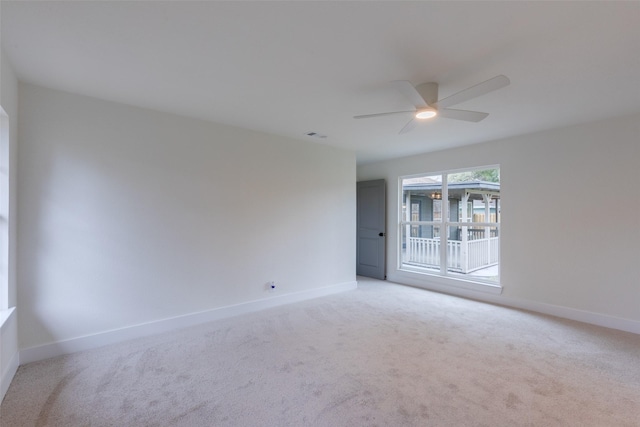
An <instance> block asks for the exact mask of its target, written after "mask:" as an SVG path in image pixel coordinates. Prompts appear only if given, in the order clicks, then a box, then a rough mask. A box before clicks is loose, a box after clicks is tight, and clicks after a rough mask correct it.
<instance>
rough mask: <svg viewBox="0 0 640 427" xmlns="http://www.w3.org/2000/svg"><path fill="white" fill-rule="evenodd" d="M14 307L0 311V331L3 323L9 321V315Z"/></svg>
mask: <svg viewBox="0 0 640 427" xmlns="http://www.w3.org/2000/svg"><path fill="white" fill-rule="evenodd" d="M15 309H16V308H15V307H11V308H7V309H5V310H0V329H2V326H4V323H5V322H6V321H7V320H9V318H10V317H11V314H12V313H13V312H14V311H15Z"/></svg>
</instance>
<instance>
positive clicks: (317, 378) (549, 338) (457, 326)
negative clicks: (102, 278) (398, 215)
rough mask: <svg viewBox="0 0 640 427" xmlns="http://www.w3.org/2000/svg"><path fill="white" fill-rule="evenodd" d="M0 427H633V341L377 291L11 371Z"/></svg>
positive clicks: (638, 391)
mask: <svg viewBox="0 0 640 427" xmlns="http://www.w3.org/2000/svg"><path fill="white" fill-rule="evenodd" d="M0 410H1V412H0V417H1V425H2V427H9V426H66V427H69V426H640V336H638V335H634V334H630V333H624V332H618V331H614V330H609V329H604V328H599V327H594V326H588V325H584V324H580V323H577V322H571V321H565V320H560V319H556V318H551V317H546V316H540V315H535V314H531V313H526V312H522V311H517V310H511V309H507V308H503V307H496V306H492V305H487V304H482V303H478V302H474V301H468V300H464V299H460V298H455V297H451V296H446V295H441V294H437V293H431V292H427V291H423V290H418V289H413V288H409V287H404V286H398V285H392V284H386V283H383V282H378V281H369V280H364V281H360V287H359V289H358V290H355V291H351V292H346V293H342V294H339V295H334V296H330V297H325V298H320V299H316V300H313V301H307V302H303V303H298V304H295V305H289V306H284V307H279V308H276V309H271V310H267V311H263V312H260V313H255V314H251V315H246V316H242V317H236V318H230V319H225V320H222V321H217V322H215V323H210V324H207V325H203V326H199V327H195V328H190V329H186V330H183V331H179V332H174V333H169V334H164V335H160V336H155V337H150V338H146V339H142V340H137V341H133V342H127V343H122V344H117V345H111V346H107V347H103V348H100V349H96V350H91V351H85V352H81V353H76V354H72V355H68V356H63V357H58V358H54V359H50V360H46V361H42V362H37V363H32V364H29V365H26V366H22V367H20V369H19V370H18V373H17V375H16V377H15V379H14V381H13V383H12V384H11V386H10V388H9V391H8V393H7V395H6V397H5V399H4V401H3V403H2V406H1V407H0Z"/></svg>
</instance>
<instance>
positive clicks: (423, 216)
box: [401, 175, 442, 221]
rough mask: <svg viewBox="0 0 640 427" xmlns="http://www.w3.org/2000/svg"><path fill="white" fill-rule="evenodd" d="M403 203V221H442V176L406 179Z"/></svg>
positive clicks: (403, 185) (403, 186)
mask: <svg viewBox="0 0 640 427" xmlns="http://www.w3.org/2000/svg"><path fill="white" fill-rule="evenodd" d="M402 203H403V206H402V218H401V221H442V175H430V176H421V177H417V178H404V179H403V180H402ZM407 206H409V207H410V208H409V209H408V210H407Z"/></svg>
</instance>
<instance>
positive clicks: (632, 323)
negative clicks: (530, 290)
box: [389, 275, 640, 334]
mask: <svg viewBox="0 0 640 427" xmlns="http://www.w3.org/2000/svg"><path fill="white" fill-rule="evenodd" d="M389 280H390V281H392V282H394V283H398V284H401V285H408V286H413V287H418V288H422V289H427V290H430V291H435V292H441V293H445V294H449V295H456V296H460V297H464V298H470V299H474V300H478V301H484V302H489V303H494V304H499V305H504V306H507V307H512V308H519V309H522V310H528V311H534V312H536V313H542V314H548V315H551V316H556V317H561V318H564V319H570V320H576V321H578V322H583V323H589V324H592V325H597V326H603V327H605V328H611V329H618V330H620V331H625V332H632V333H634V334H640V322H639V321H636V320H631V319H622V318H619V317H614V316H610V315H607V314H601V313H594V312H590V311H585V310H578V309H575V308H570V307H564V306H560V305H553V304H547V303H543V302H537V301H531V300H524V299H519V298H509V297H504V296H502V295H493V294H491V293H487V292H480V291H475V290H471V289H464V288H462V287H454V286H446V287H445V286H443V285H440V284H436V283H429V282H428V281H422V280H412V279H410V278H406V277H402V276H395V275H389Z"/></svg>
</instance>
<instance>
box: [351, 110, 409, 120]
mask: <svg viewBox="0 0 640 427" xmlns="http://www.w3.org/2000/svg"><path fill="white" fill-rule="evenodd" d="M415 112H416V110H407V111H391V112H390V113H376V114H364V115H362V116H353V118H354V119H368V118H370V117H380V116H390V115H392V114H406V113H415Z"/></svg>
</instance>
